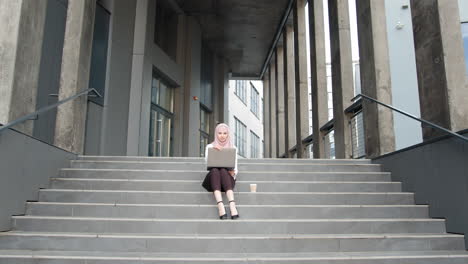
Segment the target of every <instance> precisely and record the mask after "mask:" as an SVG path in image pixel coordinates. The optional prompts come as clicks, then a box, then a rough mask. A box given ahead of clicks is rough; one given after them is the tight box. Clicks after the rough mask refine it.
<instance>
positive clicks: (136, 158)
mask: <svg viewBox="0 0 468 264" xmlns="http://www.w3.org/2000/svg"><path fill="white" fill-rule="evenodd" d="M77 160H88V161H152V162H153V161H154V162H199V163H204V162H205V158H197V157H142V156H78V157H77ZM238 163H239V164H244V163H275V164H278V163H301V164H303V163H305V164H314V163H320V164H324V163H325V164H338V163H345V164H350V163H352V164H372V161H371V160H370V159H270V158H268V159H245V158H239V159H238Z"/></svg>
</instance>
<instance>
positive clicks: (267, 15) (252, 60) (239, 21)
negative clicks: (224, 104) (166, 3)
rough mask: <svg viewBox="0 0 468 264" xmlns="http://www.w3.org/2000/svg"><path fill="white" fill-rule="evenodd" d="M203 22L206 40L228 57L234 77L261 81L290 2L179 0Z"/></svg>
mask: <svg viewBox="0 0 468 264" xmlns="http://www.w3.org/2000/svg"><path fill="white" fill-rule="evenodd" d="M176 2H177V4H178V6H179V7H180V8H181V9H182V10H183V12H184V13H185V14H187V15H189V16H193V17H195V18H196V19H197V21H198V22H199V23H200V25H201V28H202V32H203V33H202V34H203V39H204V40H205V41H206V42H207V44H208V46H209V47H210V48H211V49H212V50H213V51H214V52H216V53H217V54H219V55H221V56H222V57H224V58H226V59H227V61H228V63H229V67H230V71H231V73H232V77H233V78H259V77H260V76H261V74H262V71H263V70H264V69H263V67H264V64H265V61H266V60H268V57H269V56H271V54H270V53H271V52H270V49H271V47H272V45H274V44H275V43H276V42H277V40H276V38H279V36H278V34H277V31H278V28H280V26H281V25H282V24H283V23H284V21H283V20H285V19H284V17H285V14H286V11H287V10H288V7H289V6H290V4H291V3H290V2H291V1H290V0H176Z"/></svg>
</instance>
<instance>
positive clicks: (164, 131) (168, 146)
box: [148, 73, 174, 157]
mask: <svg viewBox="0 0 468 264" xmlns="http://www.w3.org/2000/svg"><path fill="white" fill-rule="evenodd" d="M150 111H151V117H150V137H149V150H148V155H149V156H155V157H170V156H172V153H173V148H172V138H173V117H174V87H171V86H170V85H169V84H168V82H165V81H164V80H163V79H162V78H161V77H160V76H158V75H157V74H156V73H153V81H152V87H151V110H150Z"/></svg>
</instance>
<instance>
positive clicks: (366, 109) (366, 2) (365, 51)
mask: <svg viewBox="0 0 468 264" xmlns="http://www.w3.org/2000/svg"><path fill="white" fill-rule="evenodd" d="M356 12H357V23H358V34H359V56H360V68H361V89H362V93H364V94H366V95H368V96H371V97H373V98H375V99H377V100H379V101H381V102H383V103H387V104H391V103H392V89H391V75H390V62H389V60H390V58H389V51H388V40H387V24H386V16H385V0H359V1H356ZM363 114H364V129H365V135H366V154H367V157H369V158H373V157H377V156H380V155H383V154H385V153H389V152H392V151H394V150H395V134H394V130H393V113H392V111H391V110H389V109H384V108H383V107H382V106H377V104H375V103H369V101H367V100H364V103H363Z"/></svg>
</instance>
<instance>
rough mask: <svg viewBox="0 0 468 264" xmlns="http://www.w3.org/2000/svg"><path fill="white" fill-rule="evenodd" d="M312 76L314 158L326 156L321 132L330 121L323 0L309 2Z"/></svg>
mask: <svg viewBox="0 0 468 264" xmlns="http://www.w3.org/2000/svg"><path fill="white" fill-rule="evenodd" d="M309 38H310V41H309V43H310V71H311V72H310V76H311V82H312V85H311V86H312V134H313V152H314V158H317V159H318V158H325V144H324V141H323V140H322V138H323V135H322V133H321V132H320V127H322V126H323V125H324V124H325V123H327V121H328V93H327V68H326V61H325V25H324V14H323V1H313V2H309Z"/></svg>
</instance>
